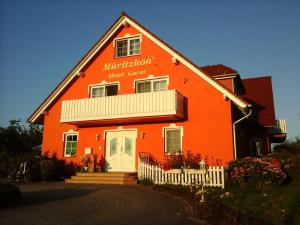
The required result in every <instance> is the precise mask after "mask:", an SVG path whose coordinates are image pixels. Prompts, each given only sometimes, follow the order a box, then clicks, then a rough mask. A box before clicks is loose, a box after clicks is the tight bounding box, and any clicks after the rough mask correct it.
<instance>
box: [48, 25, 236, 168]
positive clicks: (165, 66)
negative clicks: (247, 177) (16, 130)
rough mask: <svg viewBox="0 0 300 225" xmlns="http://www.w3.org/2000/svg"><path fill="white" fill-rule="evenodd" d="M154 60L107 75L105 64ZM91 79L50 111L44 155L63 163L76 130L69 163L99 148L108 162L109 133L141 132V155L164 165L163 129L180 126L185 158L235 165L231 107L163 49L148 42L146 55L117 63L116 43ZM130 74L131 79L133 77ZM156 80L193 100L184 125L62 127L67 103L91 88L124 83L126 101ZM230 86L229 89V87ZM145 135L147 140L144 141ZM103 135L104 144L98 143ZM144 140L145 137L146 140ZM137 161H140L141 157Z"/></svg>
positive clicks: (98, 60) (79, 81)
mask: <svg viewBox="0 0 300 225" xmlns="http://www.w3.org/2000/svg"><path fill="white" fill-rule="evenodd" d="M125 34H130V35H134V34H138V32H137V31H136V30H135V29H134V28H132V27H124V28H123V29H122V30H121V31H120V32H119V33H118V34H117V35H116V36H115V38H116V37H124V35H125ZM144 58H149V59H151V62H152V63H151V64H148V65H144V66H136V67H134V68H125V69H116V70H103V68H104V65H105V63H113V62H116V63H118V62H123V61H132V60H135V59H138V60H140V59H144ZM84 73H85V76H84V77H78V78H76V80H75V81H74V82H73V83H72V85H70V87H69V88H67V90H66V91H65V92H64V93H63V94H62V95H61V96H60V97H59V98H58V100H56V102H55V103H54V104H53V105H52V106H51V107H50V108H49V110H48V113H47V114H46V115H45V119H44V138H43V147H42V149H43V153H46V152H47V151H48V152H49V153H50V154H51V153H53V152H55V153H56V154H57V156H58V157H59V158H63V152H64V142H63V132H67V131H68V130H70V129H72V130H74V131H77V132H79V140H78V145H77V156H76V157H75V158H73V157H72V158H66V160H75V161H77V162H79V161H80V156H83V154H84V148H86V147H91V148H93V153H97V154H98V155H99V156H100V157H101V156H105V154H104V153H105V136H104V131H107V130H111V129H117V128H118V127H119V126H122V127H123V128H124V129H128V128H135V129H137V131H138V133H137V134H138V135H137V139H136V141H137V142H136V152H137V153H138V152H149V153H151V154H152V155H153V156H154V157H155V158H156V159H157V160H159V161H163V160H164V138H163V135H162V128H163V127H167V126H169V125H170V124H171V123H175V124H176V125H177V126H183V139H182V140H183V152H186V151H188V150H190V151H192V152H193V153H200V154H201V155H202V156H203V157H205V158H207V159H208V162H209V163H210V164H213V163H215V162H216V160H220V161H221V163H223V164H224V163H226V162H228V161H230V160H232V159H233V143H232V121H231V103H230V101H228V100H225V99H224V97H223V94H222V93H220V92H219V91H217V90H216V89H215V88H214V87H212V86H211V85H210V84H208V83H207V82H206V81H204V80H203V79H202V78H200V77H199V76H198V75H196V74H194V73H193V72H192V71H191V70H189V69H188V68H187V67H185V66H184V65H182V64H180V63H179V64H178V65H176V64H173V63H172V56H171V55H170V54H169V53H167V52H165V51H164V50H163V49H162V48H161V47H159V46H158V45H156V44H155V43H153V42H152V41H151V40H149V39H148V38H147V37H145V36H142V43H141V55H139V56H131V57H124V58H115V57H114V46H113V42H112V40H111V41H110V43H109V44H108V45H107V46H106V47H105V48H104V49H102V50H101V52H100V54H98V55H97V56H96V57H95V58H94V60H93V61H92V62H91V63H90V64H89V65H88V66H87V67H86V68H85V71H84ZM122 73H124V76H121V77H116V78H111V77H110V74H122ZM134 73H136V74H137V75H132V74H134ZM128 74H131V75H130V76H129V75H128ZM149 75H153V76H154V77H159V76H169V86H168V89H169V90H170V89H176V90H177V91H179V92H180V93H181V94H182V95H183V96H185V97H186V100H187V110H186V112H187V116H186V119H185V120H184V121H177V122H176V121H173V122H170V121H166V122H157V123H150V122H149V123H143V122H139V123H131V122H132V121H130V120H129V119H128V122H126V121H125V122H124V123H122V124H113V121H112V125H109V126H108V125H103V124H102V125H101V124H100V123H99V124H97V123H94V124H93V125H91V124H90V125H86V126H82V125H81V126H78V127H77V126H75V125H71V124H66V123H60V115H61V102H62V101H63V100H69V99H82V98H88V97H89V94H88V86H89V85H90V84H99V83H101V82H102V81H106V82H114V81H118V82H120V90H119V93H118V94H120V95H122V94H129V93H134V92H135V89H134V80H135V79H141V78H147V77H148V76H149ZM226 86H227V85H226ZM142 133H144V135H142ZM96 134H99V135H100V137H99V140H96ZM142 136H143V137H142ZM136 160H137V157H136Z"/></svg>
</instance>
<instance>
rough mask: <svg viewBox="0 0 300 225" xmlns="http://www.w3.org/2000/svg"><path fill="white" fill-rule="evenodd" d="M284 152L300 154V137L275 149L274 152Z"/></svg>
mask: <svg viewBox="0 0 300 225" xmlns="http://www.w3.org/2000/svg"><path fill="white" fill-rule="evenodd" d="M282 150H286V151H288V152H290V153H294V154H297V153H298V154H300V136H299V137H295V138H294V139H291V140H288V141H286V142H285V143H282V144H279V145H276V146H275V147H274V152H280V151H282Z"/></svg>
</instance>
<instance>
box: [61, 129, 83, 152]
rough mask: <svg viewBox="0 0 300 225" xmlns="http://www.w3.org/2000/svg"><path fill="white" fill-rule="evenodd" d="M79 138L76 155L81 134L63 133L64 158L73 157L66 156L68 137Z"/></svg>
mask: <svg viewBox="0 0 300 225" xmlns="http://www.w3.org/2000/svg"><path fill="white" fill-rule="evenodd" d="M71 135H72V136H73V135H75V136H77V144H76V153H75V155H77V146H78V141H79V133H78V132H74V131H72V130H71V131H68V132H64V133H63V143H64V157H71V156H72V155H71V154H66V150H67V136H71ZM73 156H74V155H73Z"/></svg>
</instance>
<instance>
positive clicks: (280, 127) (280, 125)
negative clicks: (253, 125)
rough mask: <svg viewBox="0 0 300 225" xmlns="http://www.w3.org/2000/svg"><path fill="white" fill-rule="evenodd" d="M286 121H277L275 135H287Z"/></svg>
mask: <svg viewBox="0 0 300 225" xmlns="http://www.w3.org/2000/svg"><path fill="white" fill-rule="evenodd" d="M286 133H287V132H286V121H285V120H283V119H281V120H276V126H275V127H274V134H286Z"/></svg>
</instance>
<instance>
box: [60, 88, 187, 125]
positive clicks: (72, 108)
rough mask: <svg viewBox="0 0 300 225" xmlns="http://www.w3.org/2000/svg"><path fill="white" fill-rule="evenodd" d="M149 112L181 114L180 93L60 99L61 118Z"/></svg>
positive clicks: (104, 117)
mask: <svg viewBox="0 0 300 225" xmlns="http://www.w3.org/2000/svg"><path fill="white" fill-rule="evenodd" d="M148 116H149V117H151V116H177V117H182V116H183V96H182V95H181V94H180V93H178V92H177V91H176V90H167V91H158V92H147V93H136V94H126V95H115V96H107V97H99V98H87V99H76V100H66V101H63V102H62V109H61V118H60V121H61V122H80V121H95V120H107V119H120V118H133V117H148Z"/></svg>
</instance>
